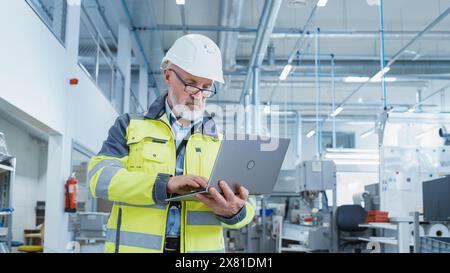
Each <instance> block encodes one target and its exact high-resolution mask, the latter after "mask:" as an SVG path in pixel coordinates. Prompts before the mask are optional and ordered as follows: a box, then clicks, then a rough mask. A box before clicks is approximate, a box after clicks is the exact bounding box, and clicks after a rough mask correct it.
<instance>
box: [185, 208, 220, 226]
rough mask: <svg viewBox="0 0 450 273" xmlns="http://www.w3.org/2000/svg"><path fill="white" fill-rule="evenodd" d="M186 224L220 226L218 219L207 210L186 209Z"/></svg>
mask: <svg viewBox="0 0 450 273" xmlns="http://www.w3.org/2000/svg"><path fill="white" fill-rule="evenodd" d="M187 224H188V225H197V226H220V221H219V219H217V217H216V215H215V214H214V213H212V212H209V211H188V215H187Z"/></svg>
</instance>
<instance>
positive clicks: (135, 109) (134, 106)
mask: <svg viewBox="0 0 450 273" xmlns="http://www.w3.org/2000/svg"><path fill="white" fill-rule="evenodd" d="M144 111H145V110H144V107H142V105H141V104H140V103H139V99H138V96H137V95H136V94H135V93H134V91H133V89H130V113H132V114H136V113H143V112H144Z"/></svg>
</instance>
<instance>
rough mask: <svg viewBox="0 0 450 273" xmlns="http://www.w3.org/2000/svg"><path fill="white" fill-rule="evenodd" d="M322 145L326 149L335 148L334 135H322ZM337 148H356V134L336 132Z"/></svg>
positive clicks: (325, 133) (328, 133)
mask: <svg viewBox="0 0 450 273" xmlns="http://www.w3.org/2000/svg"><path fill="white" fill-rule="evenodd" d="M322 144H323V148H324V149H328V148H333V133H332V132H323V133H322ZM336 148H346V149H354V148H355V133H350V132H336Z"/></svg>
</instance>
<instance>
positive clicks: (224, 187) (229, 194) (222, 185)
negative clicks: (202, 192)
mask: <svg viewBox="0 0 450 273" xmlns="http://www.w3.org/2000/svg"><path fill="white" fill-rule="evenodd" d="M219 186H220V188H221V189H222V191H223V194H224V195H225V199H227V201H231V200H233V198H234V192H233V191H232V190H231V189H230V187H229V186H228V184H227V183H226V182H225V181H223V180H222V181H220V182H219Z"/></svg>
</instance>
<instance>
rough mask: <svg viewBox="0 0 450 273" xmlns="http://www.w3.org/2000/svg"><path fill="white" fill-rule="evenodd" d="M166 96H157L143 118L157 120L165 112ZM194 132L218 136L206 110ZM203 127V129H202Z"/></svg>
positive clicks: (212, 120)
mask: <svg viewBox="0 0 450 273" xmlns="http://www.w3.org/2000/svg"><path fill="white" fill-rule="evenodd" d="M166 98H167V93H166V94H164V95H161V96H159V97H158V98H157V99H156V100H155V101H154V102H153V103H152V105H151V106H150V107H149V109H148V112H147V114H146V115H145V119H153V120H159V119H161V117H162V116H163V115H164V114H165V113H166ZM195 127H196V128H195V131H196V133H202V134H204V135H209V136H211V137H214V138H218V137H219V134H218V130H217V126H216V123H215V122H214V119H213V118H212V117H211V115H210V114H209V113H208V112H205V114H204V115H203V122H202V124H201V126H195ZM202 129H203V130H202Z"/></svg>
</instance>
